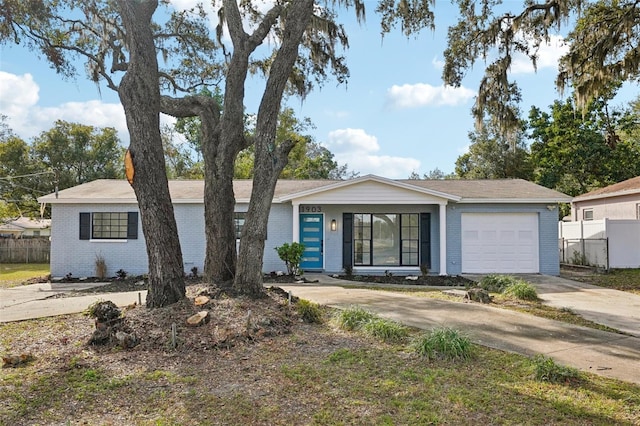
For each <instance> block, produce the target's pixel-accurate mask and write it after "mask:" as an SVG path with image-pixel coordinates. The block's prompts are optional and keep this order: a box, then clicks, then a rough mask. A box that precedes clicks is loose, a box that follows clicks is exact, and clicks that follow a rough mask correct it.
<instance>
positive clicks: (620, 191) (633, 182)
mask: <svg viewBox="0 0 640 426" xmlns="http://www.w3.org/2000/svg"><path fill="white" fill-rule="evenodd" d="M639 193H640V176H636V177H634V178H631V179H627V180H625V181H622V182H618V183H614V184H613V185H609V186H605V187H604V188H598V189H596V190H593V191H591V192H587V193H586V194H582V195H579V196H577V197H575V198H574V199H573V201H585V200H594V199H598V198H609V197H619V196H623V195H631V194H639Z"/></svg>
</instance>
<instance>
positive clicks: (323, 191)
mask: <svg viewBox="0 0 640 426" xmlns="http://www.w3.org/2000/svg"><path fill="white" fill-rule="evenodd" d="M281 200H282V201H288V200H291V201H294V200H295V201H296V202H299V203H310V202H313V203H327V204H330V203H334V204H370V203H375V204H408V203H435V204H446V202H447V201H460V197H458V196H455V195H451V194H446V193H444V192H440V191H435V190H432V189H429V188H421V187H418V186H415V185H411V184H408V183H405V182H401V181H397V180H391V179H386V178H382V177H379V176H373V175H367V176H363V177H360V178H356V179H350V180H345V181H336V182H334V183H332V184H330V185H326V186H320V187H317V188H313V189H309V190H304V191H298V192H295V193H292V194H289V195H286V196H283V197H281Z"/></svg>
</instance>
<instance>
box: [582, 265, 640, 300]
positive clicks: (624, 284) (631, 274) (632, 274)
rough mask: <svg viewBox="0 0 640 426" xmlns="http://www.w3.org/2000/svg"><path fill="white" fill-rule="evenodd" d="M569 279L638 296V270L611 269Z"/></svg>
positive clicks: (639, 275)
mask: <svg viewBox="0 0 640 426" xmlns="http://www.w3.org/2000/svg"><path fill="white" fill-rule="evenodd" d="M571 279H572V280H576V281H582V282H586V283H589V284H594V285H597V286H600V287H606V288H611V289H614V290H622V291H629V292H632V293H635V294H639V295H640V269H612V270H610V271H609V272H605V273H593V274H590V275H584V276H579V275H572V276H571Z"/></svg>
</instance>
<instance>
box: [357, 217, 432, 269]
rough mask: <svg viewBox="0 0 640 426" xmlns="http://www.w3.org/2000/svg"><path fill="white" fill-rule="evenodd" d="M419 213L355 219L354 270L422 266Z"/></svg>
mask: <svg viewBox="0 0 640 426" xmlns="http://www.w3.org/2000/svg"><path fill="white" fill-rule="evenodd" d="M419 246H420V218H419V215H418V214H417V213H403V214H397V213H386V214H379V213H375V214H371V213H356V214H354V215H353V250H354V253H353V254H354V259H353V263H354V266H418V264H419V259H420V257H419Z"/></svg>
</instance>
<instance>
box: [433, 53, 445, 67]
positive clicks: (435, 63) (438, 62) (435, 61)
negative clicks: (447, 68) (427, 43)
mask: <svg viewBox="0 0 640 426" xmlns="http://www.w3.org/2000/svg"><path fill="white" fill-rule="evenodd" d="M431 65H433V67H434V68H435V69H437V70H441V69H443V68H444V61H443V60H442V59H438V57H437V56H434V57H433V59H432V60H431Z"/></svg>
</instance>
